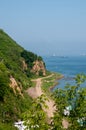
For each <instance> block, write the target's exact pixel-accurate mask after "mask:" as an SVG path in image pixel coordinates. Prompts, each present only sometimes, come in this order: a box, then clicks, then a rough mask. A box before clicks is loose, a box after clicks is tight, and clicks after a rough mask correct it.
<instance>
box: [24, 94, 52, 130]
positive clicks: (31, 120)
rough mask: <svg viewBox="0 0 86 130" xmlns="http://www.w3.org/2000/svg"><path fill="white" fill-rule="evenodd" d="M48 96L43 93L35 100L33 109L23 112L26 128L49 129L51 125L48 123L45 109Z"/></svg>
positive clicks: (33, 129) (35, 129) (34, 129)
mask: <svg viewBox="0 0 86 130" xmlns="http://www.w3.org/2000/svg"><path fill="white" fill-rule="evenodd" d="M45 100H47V99H46V97H45V95H41V96H40V97H38V98H37V99H36V100H34V101H33V103H32V106H31V109H30V110H29V111H27V112H25V113H24V114H23V120H24V122H25V123H24V124H25V126H27V128H26V129H28V128H29V129H30V130H48V128H49V125H48V123H47V118H46V114H45V112H44V111H43V107H47V106H46V105H45Z"/></svg>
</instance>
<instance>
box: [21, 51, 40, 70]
mask: <svg viewBox="0 0 86 130" xmlns="http://www.w3.org/2000/svg"><path fill="white" fill-rule="evenodd" d="M21 57H23V58H24V59H25V62H26V63H27V64H28V67H29V68H32V67H33V62H34V61H36V60H39V61H41V60H42V58H41V57H40V56H37V55H36V54H34V53H32V52H30V51H26V50H23V51H22V52H21Z"/></svg>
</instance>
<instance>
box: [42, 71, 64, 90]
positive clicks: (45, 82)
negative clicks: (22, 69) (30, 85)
mask: <svg viewBox="0 0 86 130" xmlns="http://www.w3.org/2000/svg"><path fill="white" fill-rule="evenodd" d="M62 77H63V75H61V74H59V73H52V76H51V77H48V78H47V77H45V78H44V79H42V89H43V90H44V91H48V92H49V90H50V89H51V88H53V87H54V86H56V85H57V84H58V81H57V80H58V79H61V78H62Z"/></svg>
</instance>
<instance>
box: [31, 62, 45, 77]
mask: <svg viewBox="0 0 86 130" xmlns="http://www.w3.org/2000/svg"><path fill="white" fill-rule="evenodd" d="M33 64H34V65H33V68H32V70H31V72H33V73H35V74H36V75H40V76H42V75H43V76H45V75H46V69H45V66H44V62H43V61H38V60H36V61H35V62H34V63H33Z"/></svg>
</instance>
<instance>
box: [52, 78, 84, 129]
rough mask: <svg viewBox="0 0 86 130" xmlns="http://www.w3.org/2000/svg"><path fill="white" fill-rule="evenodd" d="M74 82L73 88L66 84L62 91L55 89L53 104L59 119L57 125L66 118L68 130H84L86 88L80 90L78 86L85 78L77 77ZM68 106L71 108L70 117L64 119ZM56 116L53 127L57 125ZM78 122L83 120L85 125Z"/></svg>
mask: <svg viewBox="0 0 86 130" xmlns="http://www.w3.org/2000/svg"><path fill="white" fill-rule="evenodd" d="M75 80H76V85H75V86H71V85H69V84H68V85H67V86H66V87H65V89H64V90H62V89H57V90H56V92H55V93H54V97H55V102H56V106H57V109H58V114H59V117H60V118H59V119H60V121H59V120H58V124H59V123H60V124H61V122H62V120H63V119H64V118H66V119H67V121H68V122H69V128H68V129H70V130H73V129H75V130H81V129H83V130H84V128H85V127H86V88H81V86H80V85H81V84H82V83H83V82H84V81H85V80H86V76H85V75H77V76H76V78H75ZM68 106H71V107H72V110H70V115H69V116H68V117H65V115H64V109H66V107H68ZM58 114H57V113H55V117H54V120H53V124H54V126H55V125H57V121H56V119H57V116H58ZM78 120H83V122H85V123H83V122H82V124H83V125H80V123H78ZM56 127H57V126H56ZM60 127H61V128H60V129H64V128H62V125H61V126H60ZM57 128H58V127H57Z"/></svg>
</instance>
